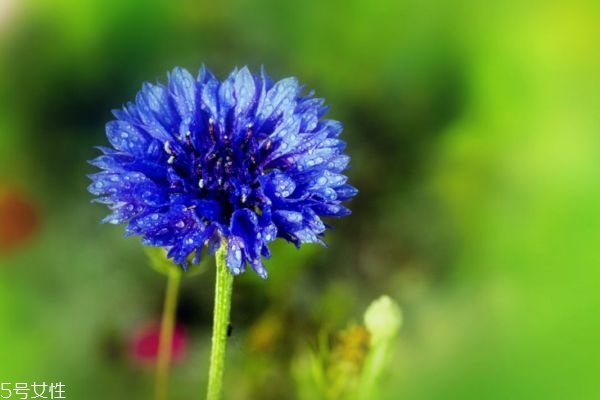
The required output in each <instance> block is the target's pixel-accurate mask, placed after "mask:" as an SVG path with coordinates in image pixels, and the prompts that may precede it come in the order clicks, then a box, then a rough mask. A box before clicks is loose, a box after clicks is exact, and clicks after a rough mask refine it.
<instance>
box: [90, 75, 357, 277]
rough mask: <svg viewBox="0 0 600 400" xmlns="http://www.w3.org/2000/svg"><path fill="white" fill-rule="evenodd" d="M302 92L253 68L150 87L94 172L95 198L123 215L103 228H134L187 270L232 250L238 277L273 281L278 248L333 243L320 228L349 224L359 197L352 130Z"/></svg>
mask: <svg viewBox="0 0 600 400" xmlns="http://www.w3.org/2000/svg"><path fill="white" fill-rule="evenodd" d="M301 91H302V86H300V85H299V84H298V81H297V80H296V79H295V78H287V79H283V80H281V81H278V82H276V83H273V82H272V81H271V79H270V78H269V77H268V76H267V75H266V73H265V72H264V70H263V71H262V72H261V75H260V76H257V75H253V74H251V73H250V71H249V70H248V68H246V67H244V68H242V69H240V70H237V69H236V70H234V71H233V72H232V73H231V74H230V75H229V77H228V78H227V79H225V80H224V81H223V82H221V81H219V80H217V79H215V77H214V76H213V74H212V73H211V72H210V71H209V70H208V69H206V68H204V67H202V68H201V69H200V72H199V75H198V77H197V78H196V79H194V77H193V76H192V75H191V74H190V73H189V72H188V71H187V70H185V69H183V68H175V69H174V70H173V71H172V72H171V73H170V74H169V75H168V84H167V85H162V84H160V83H157V84H150V83H145V84H144V85H143V87H142V90H141V91H140V92H139V93H138V94H137V96H136V98H135V102H130V103H127V105H126V106H125V107H124V108H123V109H122V110H114V111H113V114H114V116H115V117H116V119H115V120H113V121H111V122H109V123H108V124H107V125H106V133H107V136H108V140H109V141H110V143H111V145H112V147H111V148H106V147H100V148H99V149H100V150H101V151H102V153H103V154H102V155H101V156H99V157H97V158H96V159H94V160H92V161H90V163H91V164H92V165H94V166H96V167H98V168H100V169H102V170H103V171H101V172H98V173H95V174H92V175H90V178H91V179H92V181H93V182H92V184H91V185H90V186H89V188H88V189H89V191H90V192H91V193H93V194H94V195H96V196H99V197H98V198H97V199H96V201H98V202H101V203H105V204H108V207H109V208H110V209H111V210H112V214H111V215H109V216H108V217H106V218H105V219H104V220H103V222H109V223H113V224H119V223H124V222H126V221H128V224H127V227H126V235H141V236H142V237H143V243H144V244H147V245H152V246H163V247H165V248H167V249H168V257H169V258H172V259H173V260H174V262H175V263H177V264H180V265H182V266H183V267H184V268H187V261H188V257H189V256H190V254H192V253H194V252H195V257H194V259H193V263H197V262H199V259H200V254H201V252H202V248H203V247H204V245H207V247H208V250H209V252H210V253H212V252H214V251H216V249H217V248H218V247H219V246H220V245H221V243H222V242H225V243H226V245H227V258H226V262H227V266H228V267H229V269H230V270H231V272H232V273H233V274H239V273H240V272H242V271H244V269H245V266H246V262H247V263H249V264H250V265H251V266H252V268H253V269H254V270H255V271H256V272H257V273H258V274H259V275H260V276H261V277H263V278H266V276H267V272H266V270H265V268H264V266H263V263H262V259H261V257H266V258H268V257H269V256H270V251H269V247H268V243H270V242H272V241H273V240H274V239H275V238H276V237H280V238H283V239H286V240H288V241H290V242H292V243H294V244H295V245H296V246H298V247H299V246H300V244H301V243H311V242H316V243H321V244H323V242H322V240H321V237H322V236H323V234H324V231H325V229H326V228H327V227H328V226H327V225H326V224H324V223H323V221H322V220H321V217H341V216H344V215H347V214H349V213H350V211H349V210H348V209H347V208H345V207H344V206H342V205H341V204H340V203H341V202H343V201H345V200H348V199H350V198H351V197H353V196H354V195H355V194H356V193H357V190H356V189H355V188H354V187H352V186H351V185H349V184H347V183H346V181H347V177H346V176H345V175H343V174H342V171H344V170H345V169H346V167H347V166H348V162H349V157H348V156H347V155H345V154H344V148H345V143H344V142H343V141H342V140H340V139H339V138H338V137H339V135H340V132H341V131H342V125H341V124H340V123H339V122H338V121H335V120H331V119H322V117H323V115H324V114H325V112H326V111H327V109H328V108H327V107H326V106H324V105H323V103H324V100H323V99H319V98H314V97H313V92H310V93H308V94H307V95H301Z"/></svg>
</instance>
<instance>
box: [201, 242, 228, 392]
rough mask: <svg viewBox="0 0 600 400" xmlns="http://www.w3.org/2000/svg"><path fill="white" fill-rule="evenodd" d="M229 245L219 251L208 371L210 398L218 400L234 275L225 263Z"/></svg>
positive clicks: (222, 246) (223, 246)
mask: <svg viewBox="0 0 600 400" xmlns="http://www.w3.org/2000/svg"><path fill="white" fill-rule="evenodd" d="M226 256H227V246H226V243H225V242H223V243H222V244H221V247H220V248H219V250H218V251H217V254H216V260H217V268H216V269H217V282H216V285H215V310H214V317H213V335H212V351H211V354H210V369H209V372H208V392H207V395H206V398H207V399H208V400H218V399H219V398H220V396H221V387H222V384H223V369H224V367H225V347H226V344H227V326H228V325H229V311H230V310H231V292H232V286H233V275H232V274H231V272H229V269H228V268H227V265H225V257H226Z"/></svg>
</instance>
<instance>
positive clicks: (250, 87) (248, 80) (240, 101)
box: [233, 67, 256, 118]
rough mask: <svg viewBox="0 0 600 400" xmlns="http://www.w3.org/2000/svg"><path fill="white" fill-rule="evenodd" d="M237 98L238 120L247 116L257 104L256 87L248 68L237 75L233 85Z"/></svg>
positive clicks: (236, 112)
mask: <svg viewBox="0 0 600 400" xmlns="http://www.w3.org/2000/svg"><path fill="white" fill-rule="evenodd" d="M233 91H234V96H235V115H236V116H237V118H240V117H243V116H245V115H246V114H247V113H248V112H249V111H250V109H251V108H252V106H253V105H254V102H255V96H256V85H255V82H254V78H253V77H252V74H251V73H250V71H249V70H248V67H244V68H242V69H241V70H240V71H239V72H238V73H237V74H236V75H235V80H234V83H233Z"/></svg>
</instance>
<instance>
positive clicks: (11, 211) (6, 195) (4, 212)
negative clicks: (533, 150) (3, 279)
mask: <svg viewBox="0 0 600 400" xmlns="http://www.w3.org/2000/svg"><path fill="white" fill-rule="evenodd" d="M38 227H39V215H38V212H37V210H36V207H35V206H34V204H33V202H32V201H30V200H29V198H27V196H25V195H24V194H23V193H21V192H20V191H18V190H15V189H13V188H8V187H3V186H0V253H3V252H8V251H9V250H12V249H14V248H15V247H17V246H19V245H21V244H22V243H24V242H25V241H27V240H28V239H29V238H30V237H31V236H32V235H33V233H35V231H36V230H37V229H38Z"/></svg>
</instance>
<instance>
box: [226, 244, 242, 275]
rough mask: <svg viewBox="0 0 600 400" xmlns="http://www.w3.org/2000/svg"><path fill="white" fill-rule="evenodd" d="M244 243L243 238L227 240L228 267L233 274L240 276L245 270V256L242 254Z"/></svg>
mask: <svg viewBox="0 0 600 400" xmlns="http://www.w3.org/2000/svg"><path fill="white" fill-rule="evenodd" d="M243 246H244V243H243V241H242V239H241V238H239V237H237V236H231V237H230V238H229V239H228V240H227V258H226V263H227V267H228V268H229V270H230V271H231V273H232V274H234V275H238V274H240V273H241V272H242V270H243V265H244V264H245V260H244V256H243V254H242V248H243Z"/></svg>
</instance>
